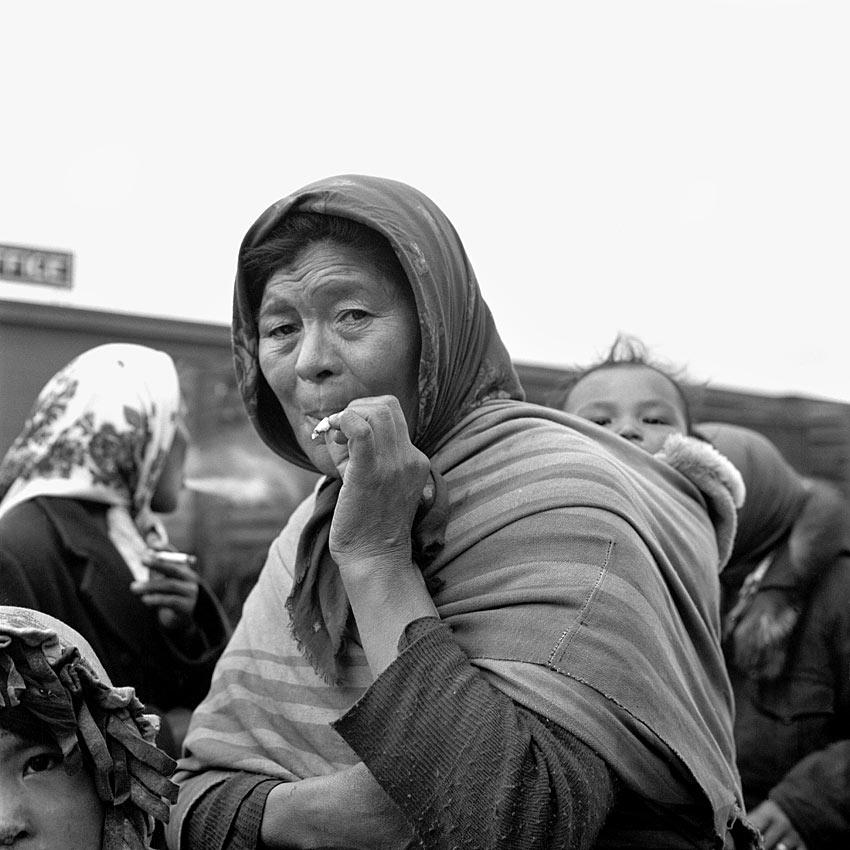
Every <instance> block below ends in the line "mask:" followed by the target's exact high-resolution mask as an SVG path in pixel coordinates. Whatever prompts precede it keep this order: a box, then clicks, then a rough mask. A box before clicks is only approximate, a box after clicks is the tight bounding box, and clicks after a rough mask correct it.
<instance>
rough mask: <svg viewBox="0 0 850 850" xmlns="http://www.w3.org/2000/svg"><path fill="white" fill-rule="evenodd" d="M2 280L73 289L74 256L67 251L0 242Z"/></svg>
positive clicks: (0, 275) (0, 274) (0, 276)
mask: <svg viewBox="0 0 850 850" xmlns="http://www.w3.org/2000/svg"><path fill="white" fill-rule="evenodd" d="M0 280H8V281H11V282H12V283H42V284H45V285H47V286H62V287H65V288H68V289H70V287H71V286H72V285H73V282H74V255H73V254H72V253H70V252H68V251H53V250H50V249H47V248H29V247H27V246H25V245H2V244H0Z"/></svg>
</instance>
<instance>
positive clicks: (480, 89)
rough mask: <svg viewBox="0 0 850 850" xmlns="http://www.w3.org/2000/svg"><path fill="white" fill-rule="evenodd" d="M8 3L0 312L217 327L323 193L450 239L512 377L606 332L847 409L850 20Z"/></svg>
mask: <svg viewBox="0 0 850 850" xmlns="http://www.w3.org/2000/svg"><path fill="white" fill-rule="evenodd" d="M129 9H130V7H129V6H128V5H126V4H117V3H114V2H108V3H107V2H85V0H81V2H79V3H66V2H61V3H60V2H56V3H22V2H18V0H0V10H2V14H1V15H0V41H2V44H1V45H0V92H2V101H0V104H2V127H3V129H2V136H0V150H2V153H3V156H2V166H1V167H0V175H2V176H0V243H19V244H25V245H34V246H42V247H50V248H61V249H66V250H70V251H73V252H74V254H75V261H76V272H75V283H74V288H73V289H72V290H70V291H67V290H56V289H50V288H46V287H38V286H28V285H22V284H12V283H4V282H0V298H11V299H24V300H32V301H52V302H58V303H65V304H69V305H78V306H87V307H98V308H102V309H109V310H118V311H121V312H138V313H144V314H153V315H163V316H173V317H178V318H184V319H198V320H202V321H211V322H227V321H228V320H229V316H230V297H231V285H232V278H233V269H234V265H235V256H236V250H237V247H238V245H239V242H240V241H241V238H242V236H243V234H244V232H245V230H246V229H247V228H248V226H249V225H250V224H251V223H252V221H253V220H254V219H255V218H256V217H257V215H258V214H259V213H260V212H261V211H262V210H263V209H264V208H265V207H267V206H268V205H269V204H271V203H273V202H274V201H276V200H277V199H278V198H280V197H282V196H283V195H286V194H288V193H289V192H290V191H292V190H294V189H296V188H298V187H300V186H302V185H304V184H305V183H308V182H311V181H313V180H315V179H318V178H321V177H325V176H328V175H331V174H340V173H365V174H377V175H383V176H387V177H392V178H395V179H397V180H402V181H404V182H407V183H410V184H412V185H414V186H416V187H417V188H419V189H421V190H422V191H424V192H425V193H426V194H427V195H429V196H430V197H432V198H433V199H434V200H435V201H436V202H437V203H438V204H439V205H440V206H441V207H442V208H443V210H444V211H445V212H446V213H447V215H448V216H449V217H450V218H451V219H452V221H453V222H454V224H455V226H456V228H457V230H458V232H459V233H460V235H461V238H462V239H463V240H464V243H465V245H466V248H467V251H468V253H469V255H470V258H471V260H472V263H473V266H474V267H475V269H476V272H477V274H478V278H479V281H480V283H481V287H482V289H483V291H484V295H485V298H486V299H487V301H488V302H489V304H490V306H491V308H492V310H493V313H494V315H495V317H496V321H497V324H498V326H499V328H500V331H501V333H502V336H503V337H504V339H505V341H506V343H507V346H508V349H509V350H510V351H511V353H512V354H513V356H514V358H515V359H517V360H521V361H525V362H530V363H541V364H548V365H556V366H557V365H571V364H577V363H583V362H586V361H588V360H592V359H594V358H595V357H596V356H597V355H599V354H601V353H602V352H603V351H604V349H605V348H606V347H607V346H608V344H609V343H610V342H611V340H612V339H613V337H614V335H615V334H616V333H617V331H620V330H622V331H626V332H630V333H633V334H635V335H637V336H639V337H641V338H642V339H643V340H644V341H645V342H646V343H647V344H648V345H649V346H650V348H651V349H652V350H653V351H654V352H655V353H656V354H657V355H658V356H660V357H662V358H664V359H666V360H668V361H672V362H673V363H675V364H678V365H683V366H687V367H688V370H689V374H690V375H691V376H692V377H694V378H696V379H698V380H707V381H709V382H710V383H712V384H714V385H717V386H728V387H738V388H743V389H754V390H758V391H763V392H768V393H776V394H785V393H791V394H804V395H814V396H822V397H826V398H833V399H838V400H842V401H850V358H848V356H847V349H848V345H847V341H846V340H847V335H848V328H849V327H850V322H848V315H847V307H846V301H847V291H848V280H850V239H848V233H850V153H848V152H850V91H848V89H850V50H848V48H847V45H848V44H850V3H847V2H846V0H836V2H805V0H798V2H782V0H761V2H756V0H749V2H748V1H747V0H739V2H734V1H733V0H726V2H720V0H716V2H709V0H704V1H703V0H670V2H652V0H620V2H605V1H604V0H586V2H581V3H575V2H574V3H570V2H563V0H562V1H561V2H534V1H533V0H523V2H518V0H517V1H516V2H510V3H508V2H493V0H490V1H489V2H485V0H482V2H462V0H429V2H422V0H419V2H415V3H412V2H403V0H395V2H362V0H358V2H329V0H323V2H320V3H309V2H303V0H299V2H276V3H271V2H265V3H261V2H246V0H242V1H241V2H239V3H227V4H225V3H213V2H204V3H201V2H168V3H165V2H147V3H145V4H142V5H136V6H133V7H132V11H129Z"/></svg>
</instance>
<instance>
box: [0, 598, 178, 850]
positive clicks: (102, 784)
mask: <svg viewBox="0 0 850 850" xmlns="http://www.w3.org/2000/svg"><path fill="white" fill-rule="evenodd" d="M7 720H8V721H9V722H10V723H11V726H10V728H12V729H13V730H14V729H16V728H17V729H21V728H24V729H36V728H37V729H43V730H46V731H47V733H48V735H49V736H50V737H51V738H52V739H53V741H54V742H55V744H56V746H57V747H58V748H59V749H60V750H61V752H62V755H63V764H64V766H65V769H66V770H67V771H68V772H69V773H72V772H74V771H76V770H79V769H81V768H82V769H84V770H87V771H89V772H90V773H91V775H92V778H93V780H94V786H95V789H96V791H97V795H98V798H99V799H100V800H101V801H102V803H103V804H104V809H105V819H104V825H103V840H102V843H101V850H146V848H148V847H149V846H150V839H151V835H152V834H153V827H154V820H160V821H162V822H167V821H168V817H169V804H170V803H173V802H174V801H175V800H176V798H177V786H176V785H174V783H173V782H171V780H170V779H169V777H170V776H171V774H172V773H173V772H174V768H175V766H176V763H175V762H174V760H173V759H171V758H170V757H169V756H167V755H166V754H165V753H163V752H162V751H161V750H160V749H159V748H158V747H157V746H156V744H155V743H154V741H155V738H156V733H157V729H158V728H159V718H158V717H156V716H155V715H148V714H145V713H144V706H143V705H142V704H141V703H140V702H139V700H138V699H137V698H136V695H135V692H134V690H133V688H130V687H122V688H116V687H114V686H113V685H112V683H111V682H110V681H109V677H108V676H107V674H106V671H105V670H104V669H103V666H102V665H101V663H100V661H99V660H98V658H97V656H96V655H95V654H94V651H93V650H92V648H91V647H90V646H89V644H88V643H87V642H86V640H85V639H84V638H83V637H82V636H81V635H80V634H78V633H77V632H76V631H74V630H73V629H72V628H70V627H69V626H67V625H66V624H65V623H63V622H61V621H60V620H57V619H55V618H54V617H50V616H48V615H47V614H42V613H41V612H38V611H32V610H30V609H29V608H16V607H12V606H0V726H7V725H9V723H7V722H6V721H7Z"/></svg>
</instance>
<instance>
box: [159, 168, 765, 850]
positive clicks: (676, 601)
mask: <svg viewBox="0 0 850 850" xmlns="http://www.w3.org/2000/svg"><path fill="white" fill-rule="evenodd" d="M535 248H536V246H535V245H533V244H532V245H530V246H529V250H535ZM233 336H234V350H235V355H236V368H237V377H238V381H239V385H240V388H241V391H242V394H243V398H244V401H245V404H246V407H247V410H248V413H249V416H250V418H251V420H252V422H253V424H254V427H255V428H256V429H257V431H258V433H259V434H260V435H261V437H262V438H263V439H264V440H265V441H266V443H267V444H268V445H269V446H270V447H271V448H272V449H273V450H274V451H275V452H276V453H277V454H278V455H280V456H281V457H283V458H285V459H287V460H290V461H292V462H294V463H296V464H298V465H300V466H303V467H305V468H308V469H312V470H315V471H318V472H321V473H322V474H323V477H322V479H321V480H320V482H319V484H318V485H317V487H316V489H315V491H314V492H313V493H312V494H311V495H310V496H309V497H308V498H307V499H306V500H305V501H304V502H303V503H302V504H301V505H300V506H299V508H298V509H296V511H295V513H294V514H293V515H292V517H291V518H290V520H289V522H288V524H287V525H286V527H285V528H284V530H283V531H282V533H281V535H280V537H279V538H278V539H277V540H276V541H275V542H274V543H273V545H272V546H271V548H270V550H269V555H268V560H267V562H266V565H265V567H264V568H263V571H262V573H261V575H260V577H259V579H258V581H257V584H256V585H255V587H254V589H253V590H252V592H251V595H250V596H249V598H248V600H247V601H246V603H245V606H244V609H243V615H242V618H241V620H240V622H239V624H238V626H237V628H236V631H235V632H234V635H233V638H232V639H231V641H230V643H229V645H228V648H227V649H226V650H225V653H224V655H223V656H222V659H221V660H220V662H219V663H218V665H217V668H216V672H215V675H214V678H213V684H212V687H211V690H210V694H209V695H208V697H207V699H206V700H205V701H204V702H203V703H202V704H201V705H200V706H199V707H198V709H197V710H196V711H195V713H194V715H193V718H192V724H191V726H190V730H189V734H188V736H187V738H186V743H185V748H184V758H183V759H182V760H181V762H180V764H179V771H178V774H177V775H176V776H175V779H176V780H177V781H178V783H179V784H180V796H179V798H178V803H177V805H176V807H175V809H174V810H173V812H172V819H171V821H170V823H169V827H168V840H169V846H170V847H172V848H178V847H179V848H190V850H196V848H197V850H200V848H203V850H219V848H225V847H226V848H229V850H239V848H256V847H263V848H277V847H319V846H324V847H330V846H334V847H349V848H355V847H356V848H371V850H375V848H396V847H398V848H400V847H408V846H411V847H412V846H416V847H426V848H446V850H448V848H451V847H459V846H463V847H478V848H487V850H508V848H510V849H511V850H519V848H589V847H600V848H606V847H647V846H653V847H668V848H672V847H681V848H684V847H690V848H706V850H708V848H710V847H711V848H713V847H717V846H723V845H724V842H727V841H728V842H729V846H731V845H732V843H733V842H735V841H737V846H741V847H744V846H754V844H753V843H754V841H755V832H754V831H752V830H750V829H749V828H748V827H747V825H746V824H745V823H743V822H742V821H741V818H740V815H741V801H740V791H739V789H738V777H737V773H736V771H735V767H734V750H733V743H732V720H731V693H730V689H729V683H728V679H727V677H726V673H725V670H724V666H723V658H722V653H721V650H720V624H719V620H718V618H717V612H718V608H719V602H718V598H717V591H718V585H717V575H716V573H717V562H718V560H719V559H720V557H722V556H721V554H720V552H719V545H720V544H719V542H718V536H717V532H716V530H715V528H714V526H713V524H712V522H711V519H710V517H709V514H708V512H707V511H706V502H707V501H712V497H711V496H709V495H703V494H702V493H701V492H700V490H699V489H698V488H697V486H695V485H694V483H693V481H692V480H691V479H689V478H687V477H686V476H685V475H683V474H681V473H680V472H678V471H677V470H675V469H672V468H670V466H668V465H666V464H665V463H663V462H662V461H659V460H658V459H656V458H653V457H652V456H650V455H648V454H646V453H643V452H638V451H637V450H635V449H634V448H633V447H632V446H630V445H629V444H628V443H627V442H625V441H624V440H621V439H619V438H618V437H616V436H614V435H609V434H606V432H604V431H602V430H601V429H599V428H596V427H595V426H594V425H592V424H590V423H588V422H585V421H583V420H581V419H578V418H576V417H568V416H566V415H565V414H561V413H558V412H556V411H554V410H551V409H549V408H545V407H540V406H537V405H530V404H526V403H524V402H523V401H522V391H521V388H520V386H519V382H518V380H517V377H516V373H515V372H514V370H513V367H512V364H511V361H510V358H509V356H508V354H507V351H506V350H505V348H504V346H503V344H502V342H501V340H500V338H499V335H498V332H497V330H496V327H495V324H494V322H493V319H492V316H491V314H490V312H489V310H488V308H487V306H486V304H485V302H484V301H483V299H482V296H481V293H480V291H479V288H478V284H477V281H476V278H475V274H474V272H473V270H472V268H471V265H470V263H469V260H468V258H467V256H466V253H465V251H464V249H463V245H462V244H461V241H460V239H459V237H458V235H457V233H456V232H455V230H454V228H453V226H452V225H451V223H450V222H449V221H448V219H447V218H446V217H445V215H444V214H443V212H442V211H441V210H440V209H439V208H438V207H437V206H436V205H435V204H434V203H433V202H432V201H431V200H430V199H429V198H427V197H426V196H424V195H423V194H422V193H420V192H418V191H417V190H415V189H413V188H411V187H409V186H406V185H404V184H402V183H398V182H395V181H392V180H385V179H381V178H376V177H364V176H357V175H347V176H343V177H336V178H329V179H327V180H323V181H320V182H318V183H315V184H313V185H311V186H308V187H306V188H305V189H303V190H301V191H298V192H296V193H294V194H293V195H290V196H289V197H287V198H285V199H283V200H281V201H279V202H278V203H276V204H275V205H274V206H273V207H271V208H270V209H269V210H267V211H266V212H265V213H264V214H263V215H262V216H261V217H260V219H259V220H258V221H257V222H256V223H255V225H254V226H253V227H252V228H251V229H250V230H249V232H248V234H247V236H246V237H245V240H244V242H243V246H242V249H241V251H240V256H239V263H238V271H237V279H236V286H235V296H234V326H233ZM600 435H601V437H600ZM724 492H725V493H726V496H727V499H728V500H729V507H730V511H731V514H732V517H734V506H732V505H731V498H732V497H731V495H730V494H729V493H728V492H727V491H724ZM717 504H718V510H720V509H721V508H722V506H723V505H724V504H726V503H725V502H723V501H722V500H721V499H719V498H718V500H717ZM724 554H725V553H724Z"/></svg>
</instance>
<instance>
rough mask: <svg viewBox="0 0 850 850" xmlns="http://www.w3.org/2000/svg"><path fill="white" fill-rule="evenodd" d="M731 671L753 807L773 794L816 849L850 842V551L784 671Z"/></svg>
mask: <svg viewBox="0 0 850 850" xmlns="http://www.w3.org/2000/svg"><path fill="white" fill-rule="evenodd" d="M730 674H731V676H732V682H733V686H734V689H735V702H736V718H735V740H736V742H737V746H738V767H739V768H740V771H741V781H742V783H743V787H744V796H745V799H746V802H747V806H748V808H753V807H754V806H756V805H758V803H760V802H761V801H762V800H764V799H766V798H768V797H769V798H770V799H771V800H773V801H774V802H775V803H776V804H777V805H778V806H779V807H780V808H781V809H782V810H783V812H785V814H786V815H787V816H788V818H789V819H790V821H791V823H792V825H793V826H794V828H795V829H796V830H797V832H799V833H800V836H801V837H802V839H803V841H805V843H806V846H807V847H808V848H810V850H812V848H821V850H828V848H836V850H837V848H846V847H850V556H844V557H841V558H839V559H838V560H837V561H836V563H835V564H834V566H833V567H832V568H831V569H830V571H829V572H827V574H826V575H825V576H824V577H823V578H822V579H821V581H820V582H819V583H818V585H817V587H816V588H815V590H814V592H813V593H812V596H811V598H810V599H809V600H808V602H807V605H806V609H805V610H804V612H803V614H802V616H801V617H800V620H799V622H798V624H797V627H796V629H795V632H794V635H793V637H792V642H791V646H790V648H789V654H788V659H787V661H786V666H785V668H784V669H783V671H782V675H781V676H780V677H779V678H777V679H773V680H766V679H761V680H760V679H756V678H752V679H750V678H747V677H746V676H743V675H741V674H740V673H738V672H737V671H735V669H734V668H732V669H731V670H730Z"/></svg>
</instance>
